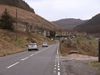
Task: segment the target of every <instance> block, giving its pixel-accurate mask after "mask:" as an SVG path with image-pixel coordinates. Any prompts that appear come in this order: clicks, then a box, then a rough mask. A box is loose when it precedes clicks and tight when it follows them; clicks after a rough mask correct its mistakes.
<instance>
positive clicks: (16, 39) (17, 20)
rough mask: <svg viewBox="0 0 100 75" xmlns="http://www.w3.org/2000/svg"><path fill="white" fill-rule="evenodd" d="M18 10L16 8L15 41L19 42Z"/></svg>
mask: <svg viewBox="0 0 100 75" xmlns="http://www.w3.org/2000/svg"><path fill="white" fill-rule="evenodd" d="M17 14H18V13H17V8H16V25H15V33H16V34H15V40H17V22H18V15H17Z"/></svg>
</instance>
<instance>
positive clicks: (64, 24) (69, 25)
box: [53, 18, 84, 30]
mask: <svg viewBox="0 0 100 75" xmlns="http://www.w3.org/2000/svg"><path fill="white" fill-rule="evenodd" d="M83 22H84V21H83V20H80V19H73V18H69V19H61V20H57V21H54V22H53V23H55V24H57V25H58V26H60V27H61V28H64V29H68V30H72V29H73V28H74V27H76V26H77V25H79V24H82V23H83Z"/></svg>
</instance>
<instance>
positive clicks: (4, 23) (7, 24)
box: [0, 9, 14, 31]
mask: <svg viewBox="0 0 100 75" xmlns="http://www.w3.org/2000/svg"><path fill="white" fill-rule="evenodd" d="M13 22H14V21H13V18H12V17H11V15H9V13H8V11H7V9H5V11H4V13H3V14H2V16H1V19H0V28H1V29H7V30H11V31H13V30H14V27H13Z"/></svg>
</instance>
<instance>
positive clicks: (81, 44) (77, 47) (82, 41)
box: [60, 35, 98, 56]
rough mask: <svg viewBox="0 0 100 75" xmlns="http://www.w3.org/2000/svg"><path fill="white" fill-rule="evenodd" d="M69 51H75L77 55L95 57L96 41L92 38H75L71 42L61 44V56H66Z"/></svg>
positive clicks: (66, 41)
mask: <svg viewBox="0 0 100 75" xmlns="http://www.w3.org/2000/svg"><path fill="white" fill-rule="evenodd" d="M71 51H77V52H78V53H79V54H84V55H91V56H97V55H98V54H97V52H98V41H97V40H95V38H93V37H87V36H83V35H81V36H77V37H76V38H73V39H72V40H70V39H67V40H64V41H63V42H61V50H60V52H61V54H62V55H67V54H70V52H71Z"/></svg>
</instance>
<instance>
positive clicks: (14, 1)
mask: <svg viewBox="0 0 100 75" xmlns="http://www.w3.org/2000/svg"><path fill="white" fill-rule="evenodd" d="M0 4H3V5H9V6H15V7H19V8H22V9H25V10H27V11H31V12H33V13H35V12H34V10H33V9H32V8H31V7H30V6H29V5H28V4H27V3H26V2H25V1H23V0H0Z"/></svg>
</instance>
